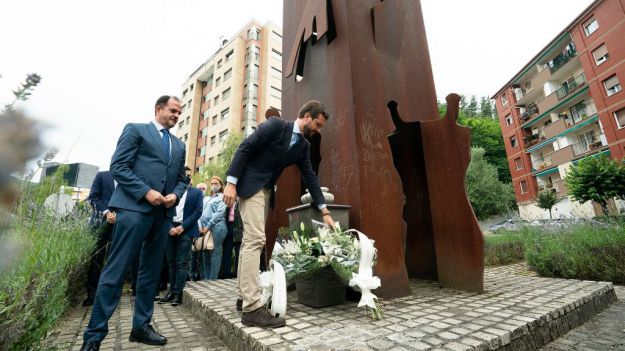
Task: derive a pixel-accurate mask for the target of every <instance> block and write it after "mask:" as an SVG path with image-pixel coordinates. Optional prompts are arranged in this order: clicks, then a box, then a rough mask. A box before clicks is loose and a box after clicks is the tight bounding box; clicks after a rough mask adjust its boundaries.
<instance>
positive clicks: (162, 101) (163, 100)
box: [154, 95, 180, 108]
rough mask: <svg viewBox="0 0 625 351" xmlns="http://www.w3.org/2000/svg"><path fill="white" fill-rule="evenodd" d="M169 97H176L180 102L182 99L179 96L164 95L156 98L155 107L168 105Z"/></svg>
mask: <svg viewBox="0 0 625 351" xmlns="http://www.w3.org/2000/svg"><path fill="white" fill-rule="evenodd" d="M169 99H174V100H176V101H178V102H180V99H178V97H177V96H173V95H163V96H161V97H160V98H158V99H157V100H156V103H155V104H154V108H157V107H160V108H163V107H164V106H165V105H167V103H168V102H169Z"/></svg>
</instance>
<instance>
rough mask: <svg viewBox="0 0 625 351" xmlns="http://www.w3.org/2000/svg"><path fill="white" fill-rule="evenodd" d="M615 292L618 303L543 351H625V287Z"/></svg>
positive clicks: (616, 288) (617, 287)
mask: <svg viewBox="0 0 625 351" xmlns="http://www.w3.org/2000/svg"><path fill="white" fill-rule="evenodd" d="M614 290H615V291H616V296H617V297H618V301H616V302H614V304H612V305H611V306H610V307H608V308H607V309H606V310H605V311H603V312H601V313H600V314H598V315H596V316H595V317H593V318H592V319H591V320H589V321H588V322H586V323H585V324H583V325H581V326H579V327H577V328H575V329H573V330H571V331H570V332H568V333H567V334H565V335H564V336H562V337H560V338H559V339H556V340H555V341H552V342H551V343H549V344H547V345H546V346H545V347H543V348H542V349H541V350H545V351H556V350H557V351H565V350H572V351H577V350H580V351H581V350H597V351H607V350H625V286H615V287H614Z"/></svg>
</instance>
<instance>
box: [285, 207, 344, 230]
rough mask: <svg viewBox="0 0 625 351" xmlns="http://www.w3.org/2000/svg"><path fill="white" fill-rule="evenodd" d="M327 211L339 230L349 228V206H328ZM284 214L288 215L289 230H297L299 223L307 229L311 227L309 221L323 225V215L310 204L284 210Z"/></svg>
mask: <svg viewBox="0 0 625 351" xmlns="http://www.w3.org/2000/svg"><path fill="white" fill-rule="evenodd" d="M327 207H328V210H330V212H331V213H332V218H333V219H334V221H335V222H339V224H340V225H341V228H343V229H348V228H349V210H350V209H351V208H352V207H351V206H349V205H337V204H328V205H327ZM286 213H288V215H289V228H290V229H291V230H299V227H300V223H304V225H306V226H307V227H309V226H310V225H311V220H313V219H314V220H315V221H318V222H322V223H323V215H322V214H321V211H319V209H317V208H316V207H313V206H312V204H303V205H299V206H295V207H291V208H287V209H286Z"/></svg>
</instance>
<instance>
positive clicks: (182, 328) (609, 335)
mask: <svg viewBox="0 0 625 351" xmlns="http://www.w3.org/2000/svg"><path fill="white" fill-rule="evenodd" d="M489 271H490V272H497V273H500V274H501V273H504V274H506V273H507V274H510V275H517V276H518V275H521V276H535V275H536V274H535V273H534V272H533V271H531V270H529V269H528V268H527V266H526V265H525V264H515V265H510V266H502V267H496V268H490V269H489ZM615 291H616V294H617V297H618V301H616V302H615V303H614V304H612V305H611V306H610V307H609V308H607V309H606V310H605V311H603V312H602V313H600V314H598V315H597V316H595V317H593V318H592V319H591V320H590V321H588V322H587V323H585V324H584V325H582V326H580V327H578V328H576V329H574V330H572V331H570V332H569V333H567V334H565V335H564V336H562V337H560V338H559V339H557V340H556V341H554V342H551V343H549V344H547V345H546V346H544V347H543V348H542V350H544V351H563V350H574V351H576V350H597V351H603V350H623V351H625V286H615ZM90 312H91V308H85V307H76V308H73V309H71V310H70V311H69V312H68V314H67V315H66V316H65V317H64V318H63V319H62V320H61V322H60V323H59V324H58V325H57V327H56V328H55V329H54V331H53V332H52V333H51V334H50V336H49V337H48V339H47V341H46V344H47V345H48V346H53V347H56V348H57V349H58V350H79V349H80V346H81V344H82V331H83V329H84V327H85V325H86V323H87V322H88V320H89V316H90ZM131 323H132V298H131V297H130V295H129V294H127V293H124V295H123V297H122V300H121V302H120V306H119V308H118V309H117V311H116V312H115V315H114V316H113V318H112V319H111V323H110V328H111V331H110V333H109V336H108V337H107V338H106V339H105V340H104V342H103V344H102V350H150V349H152V350H197V351H200V350H228V348H227V347H226V346H225V345H224V344H223V343H222V342H221V341H220V340H219V339H218V338H217V337H216V336H215V335H214V334H213V333H212V332H210V330H209V329H208V328H207V327H206V326H205V325H204V324H202V322H200V321H198V320H197V319H195V318H194V317H193V316H192V315H191V313H190V311H189V310H188V309H186V308H184V307H183V306H178V307H172V306H170V305H168V304H165V305H158V304H155V313H154V325H155V327H156V329H157V330H158V331H160V332H162V333H164V334H165V335H166V336H167V337H168V338H169V343H168V344H167V345H166V346H165V347H162V348H155V347H151V346H147V345H142V344H138V343H131V342H129V341H128V335H129V333H130V326H131Z"/></svg>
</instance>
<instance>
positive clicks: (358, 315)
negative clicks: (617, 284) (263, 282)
mask: <svg viewBox="0 0 625 351" xmlns="http://www.w3.org/2000/svg"><path fill="white" fill-rule="evenodd" d="M410 285H411V290H412V294H411V296H407V297H404V298H398V299H394V300H390V301H382V306H383V308H384V311H385V317H386V318H385V319H384V320H382V321H372V320H371V319H370V318H369V317H368V315H367V313H366V312H365V311H364V309H359V308H357V307H356V303H354V302H348V303H345V304H343V305H338V306H332V307H327V308H322V309H315V308H311V307H308V306H304V305H302V304H300V303H298V301H297V294H296V292H290V293H289V295H288V301H289V303H288V310H287V316H286V317H287V326H286V327H283V328H278V329H273V330H263V329H260V328H255V327H245V326H243V325H242V324H241V322H240V318H241V316H240V314H239V313H237V312H236V311H235V309H234V302H235V300H234V298H233V296H234V295H233V294H234V288H235V282H234V281H233V280H219V281H214V282H213V281H211V282H193V283H191V284H189V285H188V286H187V288H186V289H185V298H186V299H185V304H186V305H187V306H188V307H189V308H190V310H191V311H193V313H194V314H195V315H196V317H198V318H200V319H202V320H203V321H204V322H205V323H206V325H208V326H209V328H210V329H211V330H213V331H215V332H216V333H217V335H219V336H220V337H221V338H222V339H223V340H224V341H225V343H226V345H228V346H230V347H232V348H233V349H237V350H268V349H271V350H294V351H296V350H315V351H322V350H456V351H459V350H496V349H501V350H531V349H536V348H538V347H540V346H542V345H545V344H546V343H547V342H549V341H551V340H553V338H557V337H558V336H560V335H562V334H564V333H565V332H566V331H569V330H571V329H572V328H574V327H575V326H577V325H579V324H580V323H581V322H583V321H585V320H588V319H590V317H592V316H594V315H595V314H596V312H597V311H600V310H603V309H604V308H605V307H606V306H608V305H609V304H610V302H612V301H613V300H614V299H615V295H614V290H613V288H612V284H610V283H605V282H604V283H597V282H589V281H579V280H566V279H547V278H540V277H536V276H535V274H534V273H533V272H531V271H529V270H528V269H527V268H526V267H525V266H524V265H523V264H520V265H513V266H504V267H497V268H489V269H486V271H485V291H484V294H479V295H478V294H473V293H467V292H462V291H456V290H451V289H441V288H439V287H438V284H437V283H434V282H425V281H416V280H414V281H411V282H410Z"/></svg>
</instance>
